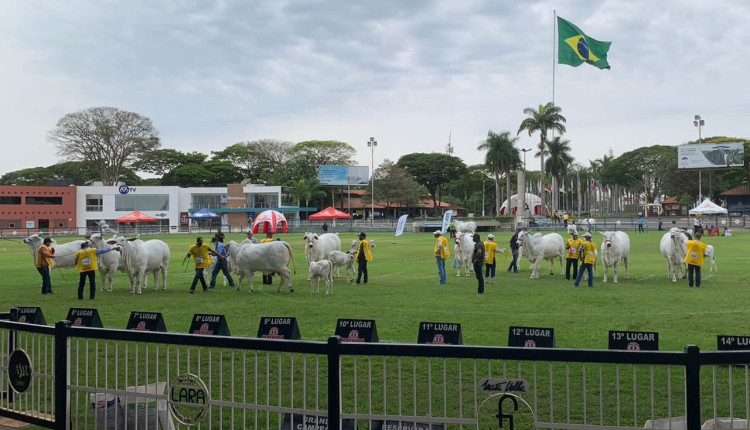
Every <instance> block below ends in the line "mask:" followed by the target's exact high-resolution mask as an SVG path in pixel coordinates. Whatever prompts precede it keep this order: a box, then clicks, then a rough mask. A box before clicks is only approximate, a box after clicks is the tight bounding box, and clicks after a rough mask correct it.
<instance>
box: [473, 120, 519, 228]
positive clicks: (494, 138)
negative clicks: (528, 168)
mask: <svg viewBox="0 0 750 430" xmlns="http://www.w3.org/2000/svg"><path fill="white" fill-rule="evenodd" d="M516 142H518V137H511V135H510V132H509V131H504V132H502V133H500V134H497V133H495V132H493V131H492V130H490V131H488V132H487V139H486V140H485V141H484V142H482V143H481V144H480V145H479V146H478V147H477V149H479V150H480V151H486V154H485V156H484V165H485V166H486V167H487V169H488V170H489V171H490V172H492V175H493V177H494V179H495V216H499V215H500V207H501V206H502V199H501V198H500V173H501V172H503V173H505V186H506V190H507V192H506V195H507V196H508V198H510V196H511V191H510V189H511V187H510V171H511V170H513V169H516V168H518V166H520V165H521V156H520V153H519V151H518V148H516V147H515V144H516Z"/></svg>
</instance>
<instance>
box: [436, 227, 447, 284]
mask: <svg viewBox="0 0 750 430" xmlns="http://www.w3.org/2000/svg"><path fill="white" fill-rule="evenodd" d="M433 234H434V235H435V251H434V252H433V254H434V255H435V260H436V261H437V267H438V276H439V277H440V285H445V284H447V283H448V278H447V275H446V273H445V259H446V258H448V257H450V256H451V251H450V249H448V240H447V239H446V238H444V237H443V236H442V234H443V232H442V231H440V230H435V233H433Z"/></svg>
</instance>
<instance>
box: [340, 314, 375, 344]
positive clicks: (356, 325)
mask: <svg viewBox="0 0 750 430" xmlns="http://www.w3.org/2000/svg"><path fill="white" fill-rule="evenodd" d="M336 336H341V341H342V342H377V341H378V329H377V327H375V320H353V319H343V318H340V319H339V320H338V321H337V322H336Z"/></svg>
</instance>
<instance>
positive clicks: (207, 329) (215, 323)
mask: <svg viewBox="0 0 750 430" xmlns="http://www.w3.org/2000/svg"><path fill="white" fill-rule="evenodd" d="M188 333H190V334H203V335H207V336H212V335H213V336H231V334H230V333H229V326H228V325H227V320H226V318H224V315H212V314H195V315H193V319H192V320H191V322H190V330H188Z"/></svg>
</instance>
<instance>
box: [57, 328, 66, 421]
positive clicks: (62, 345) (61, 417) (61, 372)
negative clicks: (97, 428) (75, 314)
mask: <svg viewBox="0 0 750 430" xmlns="http://www.w3.org/2000/svg"><path fill="white" fill-rule="evenodd" d="M68 327H70V321H58V322H57V323H55V428H56V429H57V430H65V429H66V427H67V423H68V422H70V398H69V396H68V381H69V380H70V368H69V367H68V363H69V362H70V355H69V353H70V348H69V346H70V338H69V337H68V333H67V328H68Z"/></svg>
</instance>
